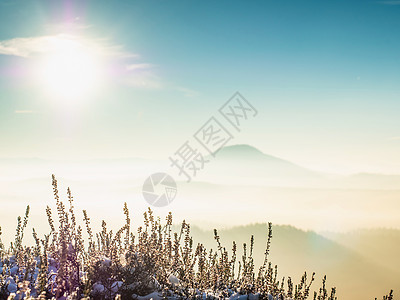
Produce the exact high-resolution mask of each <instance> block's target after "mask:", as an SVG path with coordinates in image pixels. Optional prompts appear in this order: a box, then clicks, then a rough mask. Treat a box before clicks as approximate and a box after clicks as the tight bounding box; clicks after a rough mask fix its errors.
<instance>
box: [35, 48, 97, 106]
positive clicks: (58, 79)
mask: <svg viewBox="0 0 400 300" xmlns="http://www.w3.org/2000/svg"><path fill="white" fill-rule="evenodd" d="M102 71H103V70H102V65H101V61H100V59H99V57H98V55H97V54H96V53H95V52H94V51H90V49H88V48H86V47H84V46H83V45H82V44H80V43H77V42H75V41H73V42H71V41H58V42H57V43H56V44H55V47H54V49H53V51H51V52H50V53H47V54H46V55H44V56H43V57H42V58H41V59H40V63H39V64H38V66H37V72H36V79H37V81H38V84H39V86H40V88H41V90H42V91H43V92H44V93H45V94H47V96H49V97H50V98H51V99H54V100H55V101H61V102H62V104H63V105H64V106H65V105H68V106H76V105H78V104H79V103H82V102H85V101H88V99H89V98H90V97H91V96H93V95H94V93H95V92H96V91H98V90H99V89H100V88H101V82H102V73H103V72H102Z"/></svg>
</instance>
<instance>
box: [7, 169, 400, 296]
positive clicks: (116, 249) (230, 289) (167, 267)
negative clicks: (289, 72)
mask: <svg viewBox="0 0 400 300" xmlns="http://www.w3.org/2000/svg"><path fill="white" fill-rule="evenodd" d="M52 179H53V181H52V185H53V193H54V197H55V200H56V206H57V219H58V226H56V223H55V221H54V219H53V212H52V211H51V209H50V208H49V207H47V209H46V214H47V218H48V223H49V226H50V232H49V233H48V234H47V235H45V236H44V237H43V238H39V237H38V236H37V234H36V232H35V230H33V237H34V239H35V242H36V243H35V245H34V246H30V247H27V246H24V245H23V243H22V241H23V236H24V231H25V229H26V226H27V222H28V216H29V207H28V208H27V210H26V213H25V216H24V218H23V219H21V218H18V225H17V231H16V236H15V241H14V242H13V243H11V246H10V247H9V248H8V249H6V248H5V247H4V245H3V244H2V243H1V240H0V299H71V300H72V299H143V300H144V299H167V298H169V299H187V298H192V299H222V298H226V299H228V298H229V299H268V300H270V299H272V300H276V299H296V300H299V299H307V298H309V296H310V293H311V292H310V291H311V284H312V283H313V281H314V274H313V275H312V276H311V278H308V277H307V274H306V273H305V274H304V275H303V277H302V279H301V281H300V283H298V284H294V283H293V282H292V280H291V278H290V277H289V278H288V279H287V280H286V281H285V280H284V279H282V280H278V270H277V267H276V266H275V267H273V266H272V264H271V262H269V260H268V254H269V250H270V244H271V238H272V225H271V224H270V223H269V224H268V227H267V234H268V240H267V244H266V251H265V259H264V263H263V264H262V266H261V267H260V268H259V269H257V270H256V269H255V266H254V260H253V245H254V238H253V237H251V239H250V243H249V245H246V244H244V245H243V253H244V254H243V255H242V257H237V245H236V244H235V243H233V244H232V246H231V247H230V249H231V251H230V252H229V251H228V250H227V248H226V247H224V246H223V245H222V244H221V242H220V237H219V236H218V232H217V231H216V230H215V231H214V238H215V241H216V250H212V249H210V250H207V249H206V248H205V247H204V245H202V244H197V245H194V244H193V239H192V237H191V235H190V225H189V224H187V223H186V222H185V221H183V223H182V225H181V227H180V230H178V232H173V230H172V215H171V213H170V214H169V215H168V216H167V217H166V220H165V222H162V221H161V220H160V218H155V217H154V216H153V213H152V211H151V210H150V209H149V210H148V212H146V213H144V224H143V226H141V227H139V228H138V230H137V232H136V233H135V234H134V233H133V232H131V221H130V217H129V210H128V207H127V205H126V204H125V205H124V208H123V212H124V215H125V225H124V226H123V227H122V228H121V229H119V230H118V231H117V232H115V233H114V232H112V231H111V230H108V229H107V224H106V223H105V221H103V222H102V230H101V232H99V233H96V234H94V233H93V232H92V229H91V225H90V218H89V217H88V215H87V213H86V211H83V216H84V218H83V227H84V229H83V228H82V227H81V225H78V222H77V220H76V217H75V213H74V206H73V197H72V194H71V191H70V189H69V188H68V190H67V197H68V202H69V205H68V208H67V207H66V206H65V205H64V203H63V202H62V201H61V200H60V198H59V194H58V188H57V180H56V179H55V177H54V175H53V178H52ZM83 230H86V231H87V234H88V239H87V240H86V241H84V239H83V237H82V231H83ZM0 234H1V229H0ZM325 282H326V278H325V277H324V279H323V281H322V287H321V288H320V289H319V291H318V292H315V293H314V295H313V298H314V299H317V300H333V299H336V296H335V293H336V290H335V288H332V289H331V291H330V292H328V290H327V288H326V286H325ZM384 299H387V300H391V299H393V296H392V293H391V294H389V295H388V296H385V297H384Z"/></svg>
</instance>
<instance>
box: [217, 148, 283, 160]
mask: <svg viewBox="0 0 400 300" xmlns="http://www.w3.org/2000/svg"><path fill="white" fill-rule="evenodd" d="M217 157H218V158H222V159H245V160H259V159H262V160H269V161H276V162H285V163H289V162H288V161H286V160H283V159H280V158H278V157H275V156H272V155H268V154H265V153H263V152H261V151H260V150H258V149H257V148H255V147H253V146H250V145H247V144H237V145H232V146H226V147H223V148H222V149H221V150H220V151H218V153H217Z"/></svg>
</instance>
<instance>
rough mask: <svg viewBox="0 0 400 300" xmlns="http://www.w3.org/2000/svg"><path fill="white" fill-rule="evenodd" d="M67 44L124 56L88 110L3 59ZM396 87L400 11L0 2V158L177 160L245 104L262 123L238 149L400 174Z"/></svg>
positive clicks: (364, 4)
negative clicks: (24, 43) (219, 118)
mask: <svg viewBox="0 0 400 300" xmlns="http://www.w3.org/2000/svg"><path fill="white" fill-rule="evenodd" d="M58 34H70V35H74V36H82V37H84V38H85V39H92V40H95V41H100V42H101V43H102V44H103V45H104V44H106V47H107V49H114V50H115V49H118V51H120V52H121V53H122V52H123V53H122V54H121V53H119V54H118V55H115V56H114V57H113V58H110V59H108V60H107V63H106V64H105V65H106V68H105V69H106V70H107V73H108V74H109V77H108V78H109V80H108V81H107V82H106V83H105V84H103V85H102V86H101V89H100V88H99V93H96V94H95V95H93V96H92V97H91V99H85V100H84V103H83V104H82V105H81V106H80V107H79V109H77V108H76V109H73V110H67V109H65V107H64V106H63V105H62V103H61V104H60V102H59V101H57V100H54V99H49V98H46V97H44V96H43V95H42V94H41V93H40V92H39V91H38V89H37V87H36V86H35V84H34V83H33V82H34V81H33V80H32V78H31V75H29V74H30V73H29V70H30V68H31V67H32V65H34V63H35V55H28V56H27V57H21V56H18V55H12V54H10V53H9V52H10V51H11V50H10V48H7V49H6V50H7V51H6V50H5V46H7V45H8V46H7V47H9V43H10V41H15V38H26V39H35V38H37V37H41V36H55V35H58ZM7 43H8V44H7ZM14 46H15V45H14ZM19 46H21V45H20V44H18V43H17V44H16V46H15V47H19ZM14 50H15V48H14ZM123 54H130V55H129V56H128V55H123ZM132 65H134V66H137V68H138V70H136V71H133V72H128V71H127V67H128V66H132ZM138 81H139V82H140V83H141V84H138ZM142 83H143V84H142ZM399 83H400V1H365V0H364V1H354V0H350V1H337V0H333V1H294V0H293V1H232V0H230V1H225V0H222V1H101V0H96V1H85V2H82V1H29V0H26V1H0V137H1V139H0V157H42V158H57V159H75V158H93V157H96V158H97V157H109V158H115V157H150V158H161V159H163V158H165V159H167V157H168V156H169V155H171V154H172V153H173V152H174V151H175V150H176V149H177V148H178V147H179V146H181V145H182V144H183V143H184V142H185V141H186V140H188V139H190V138H191V137H192V135H193V134H194V133H195V132H196V131H197V129H198V128H199V127H200V126H201V125H203V123H204V122H206V121H207V120H208V118H209V117H211V116H212V115H213V114H216V111H217V109H218V108H219V107H220V106H221V105H222V104H223V103H224V102H225V101H226V100H227V99H228V98H229V97H230V96H231V95H232V94H233V93H234V92H235V91H240V92H241V93H242V94H243V95H244V96H245V97H246V98H247V99H248V100H249V101H250V102H251V103H252V104H253V105H254V106H255V107H256V108H257V109H258V111H259V114H258V116H257V118H255V119H254V120H251V121H249V122H248V123H246V124H245V126H244V128H243V130H242V132H241V133H240V134H235V140H234V141H233V142H232V143H246V144H251V145H253V146H255V147H257V148H259V149H260V150H262V151H263V152H265V153H269V154H272V155H275V156H279V157H282V158H285V159H288V160H291V161H293V162H295V163H298V164H301V165H304V166H306V167H309V168H313V169H316V170H323V171H329V172H338V173H349V172H363V171H365V172H367V171H368V172H383V173H399V174H400V155H399V153H400V117H399V115H400V84H399Z"/></svg>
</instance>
